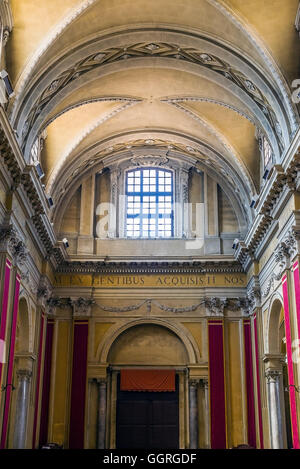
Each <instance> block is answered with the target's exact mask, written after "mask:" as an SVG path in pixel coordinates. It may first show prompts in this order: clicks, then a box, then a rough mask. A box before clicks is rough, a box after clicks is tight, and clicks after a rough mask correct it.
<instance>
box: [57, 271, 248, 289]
mask: <svg viewBox="0 0 300 469" xmlns="http://www.w3.org/2000/svg"><path fill="white" fill-rule="evenodd" d="M246 284H247V279H246V275H245V274H214V275H208V274H204V275H200V274H199V275H198V274H195V275H187V274H185V275H155V274H153V275H152V274H151V275H97V274H95V275H90V274H87V275H75V274H56V275H55V287H57V288H59V287H74V286H79V287H80V286H81V287H95V288H201V287H241V288H243V287H246Z"/></svg>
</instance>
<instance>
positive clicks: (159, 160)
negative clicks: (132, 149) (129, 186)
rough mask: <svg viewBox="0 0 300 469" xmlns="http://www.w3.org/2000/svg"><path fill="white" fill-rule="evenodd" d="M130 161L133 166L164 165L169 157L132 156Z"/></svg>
mask: <svg viewBox="0 0 300 469" xmlns="http://www.w3.org/2000/svg"><path fill="white" fill-rule="evenodd" d="M130 162H131V164H133V165H134V166H164V165H166V164H167V163H168V162H169V158H167V157H166V156H155V155H145V156H134V157H133V158H131V160H130Z"/></svg>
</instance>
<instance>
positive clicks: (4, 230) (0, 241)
mask: <svg viewBox="0 0 300 469" xmlns="http://www.w3.org/2000/svg"><path fill="white" fill-rule="evenodd" d="M0 249H1V250H7V251H8V252H9V253H10V254H11V256H12V258H13V261H14V263H15V264H16V265H17V266H22V265H24V264H25V263H26V261H27V257H28V250H27V249H26V246H25V244H24V243H23V241H22V240H21V239H20V237H19V235H18V233H17V231H16V230H15V228H14V227H13V225H2V226H1V227H0Z"/></svg>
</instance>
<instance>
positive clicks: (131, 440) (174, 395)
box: [116, 375, 179, 449]
mask: <svg viewBox="0 0 300 469" xmlns="http://www.w3.org/2000/svg"><path fill="white" fill-rule="evenodd" d="M116 447H117V448H118V449H124V448H126V449H129V448H134V449H154V448H156V449H158V448H163V449H177V448H179V379H178V375H176V377H175V391H173V392H168V391H166V392H152V391H142V392H140V391H138V392H137V391H121V389H120V375H119V376H118V380H117V415H116Z"/></svg>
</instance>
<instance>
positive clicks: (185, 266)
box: [56, 260, 244, 275]
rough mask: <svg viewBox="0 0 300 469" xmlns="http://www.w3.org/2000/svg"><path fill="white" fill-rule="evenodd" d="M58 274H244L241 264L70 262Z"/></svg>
mask: <svg viewBox="0 0 300 469" xmlns="http://www.w3.org/2000/svg"><path fill="white" fill-rule="evenodd" d="M56 271H57V273H70V274H72V273H73V274H93V273H94V274H129V275H130V274H214V273H215V274H217V273H224V274H237V273H243V272H244V271H243V268H242V266H241V264H240V263H239V262H236V261H228V262H224V261H222V260H220V261H219V262H217V261H216V262H183V263H179V262H161V263H159V262H141V263H137V262H128V263H115V262H102V261H100V262H97V261H94V262H93V261H86V262H79V261H69V262H66V261H65V262H63V263H62V264H60V265H59V266H58V267H57V270H56Z"/></svg>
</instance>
